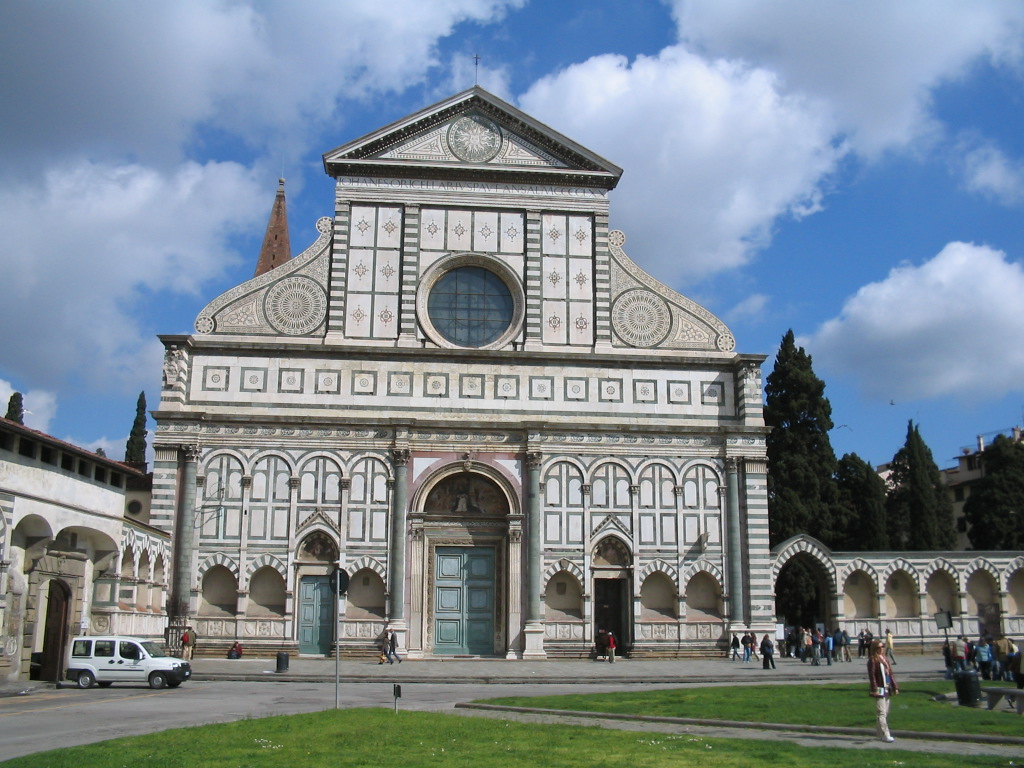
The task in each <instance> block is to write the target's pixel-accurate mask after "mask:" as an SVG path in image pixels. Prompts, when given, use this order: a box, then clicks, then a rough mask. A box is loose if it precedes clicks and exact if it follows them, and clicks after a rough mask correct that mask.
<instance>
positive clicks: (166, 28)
mask: <svg viewBox="0 0 1024 768" xmlns="http://www.w3.org/2000/svg"><path fill="white" fill-rule="evenodd" d="M523 2H524V0H450V2H445V3H424V2H421V1H420V0H391V1H390V2H387V3H382V2H378V1H377V0H351V1H349V2H344V3H339V2H336V0H303V1H301V2H289V3H259V2H232V3H223V2H217V1H216V0H179V1H178V2H173V3H137V2H134V1H133V0H109V1H108V2H103V3H14V4H10V5H9V6H8V7H6V8H5V11H6V13H5V18H4V24H3V26H2V29H0V60H2V62H3V64H4V69H5V71H7V72H9V73H12V72H16V73H18V76H17V77H7V78H3V80H2V81H0V96H2V97H3V103H4V111H5V116H6V120H5V131H4V136H5V141H4V148H0V156H4V160H5V162H7V163H8V164H11V165H18V164H21V163H24V162H25V161H26V160H31V159H33V158H39V157H45V156H47V155H53V154H55V153H56V154H62V153H63V152H64V151H66V150H67V149H68V148H81V149H86V150H87V151H88V152H89V155H90V157H93V158H96V159H104V158H110V157H116V158H122V157H124V155H125V153H128V154H129V156H134V157H142V158H146V159H147V161H148V162H154V161H155V158H158V157H159V158H162V159H163V160H164V161H165V162H177V161H178V160H180V158H181V153H182V150H183V148H185V146H186V144H187V142H189V141H190V140H191V139H194V138H195V137H196V136H197V132H198V131H199V130H200V129H201V128H203V127H204V126H209V125H215V126H216V128H217V130H218V131H222V132H226V133H227V134H228V135H233V136H238V137H242V138H243V139H245V140H246V141H247V142H249V143H250V144H251V145H252V146H253V147H256V148H259V149H265V148H267V147H271V148H273V150H274V151H276V152H281V151H285V152H287V153H288V154H289V158H288V159H289V160H291V159H294V157H295V156H296V155H297V153H299V152H301V151H303V150H304V149H305V147H304V140H305V139H308V137H309V136H311V135H313V134H314V133H315V132H316V131H317V130H319V129H320V128H322V127H323V126H324V125H327V124H329V123H334V124H337V123H339V122H341V119H342V118H343V117H344V116H345V108H344V100H345V99H351V98H368V97H369V96H370V95H371V94H374V93H377V92H381V91H396V92H398V91H403V90H405V89H407V88H409V87H411V86H413V85H416V84H418V83H421V82H423V80H424V78H425V77H426V75H427V73H428V72H429V71H430V70H431V69H432V68H435V67H437V66H439V61H438V58H437V51H436V46H437V42H438V40H439V39H441V38H442V37H445V36H447V35H449V34H451V32H452V31H453V30H454V28H455V26H456V25H457V24H459V23H461V22H465V21H476V22H480V23H488V22H493V21H495V20H497V19H500V18H501V17H502V15H503V14H504V13H505V12H506V10H507V9H508V8H515V7H518V6H520V5H522V4H523ZM282 145H287V146H286V147H284V146H282Z"/></svg>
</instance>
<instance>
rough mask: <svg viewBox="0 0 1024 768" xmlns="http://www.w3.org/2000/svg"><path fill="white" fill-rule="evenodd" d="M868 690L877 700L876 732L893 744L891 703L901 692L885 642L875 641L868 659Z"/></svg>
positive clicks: (882, 738)
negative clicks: (890, 728) (890, 726)
mask: <svg viewBox="0 0 1024 768" xmlns="http://www.w3.org/2000/svg"><path fill="white" fill-rule="evenodd" d="M868 687H869V688H868V690H869V694H870V695H871V697H872V698H873V699H874V700H875V732H876V733H877V734H878V738H880V739H881V740H882V741H884V742H886V743H888V744H891V743H892V742H894V741H896V739H894V738H893V736H892V734H891V733H889V703H890V701H891V700H892V697H893V696H896V695H898V694H899V692H900V688H899V686H898V685H897V684H896V678H894V677H893V675H892V666H891V665H890V664H889V659H888V658H886V652H885V642H884V641H883V640H875V641H874V642H873V643H872V644H871V651H870V656H869V657H868Z"/></svg>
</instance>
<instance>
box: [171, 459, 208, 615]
mask: <svg viewBox="0 0 1024 768" xmlns="http://www.w3.org/2000/svg"><path fill="white" fill-rule="evenodd" d="M182 450H183V453H184V459H185V461H184V465H183V467H182V481H181V486H180V488H181V492H180V493H179V495H178V503H177V509H176V510H175V516H176V518H177V530H176V532H175V533H176V535H175V542H174V592H173V594H172V595H171V605H170V609H171V610H170V614H171V617H170V618H171V624H172V625H177V624H181V625H184V624H187V623H188V617H189V613H190V598H191V592H192V584H193V582H194V581H195V578H194V574H193V573H192V559H193V558H192V555H193V552H194V550H195V531H196V463H197V462H198V461H199V455H200V453H201V451H200V448H199V446H198V445H186V446H182Z"/></svg>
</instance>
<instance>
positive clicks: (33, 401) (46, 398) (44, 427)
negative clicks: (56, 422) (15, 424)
mask: <svg viewBox="0 0 1024 768" xmlns="http://www.w3.org/2000/svg"><path fill="white" fill-rule="evenodd" d="M17 391H19V390H17V389H16V388H15V387H14V385H12V384H11V382H9V381H4V380H3V379H0V405H2V407H3V411H0V415H6V413H7V404H8V402H9V401H10V399H11V395H13V394H14V393H15V392H17ZM21 397H22V402H21V404H22V407H23V408H24V409H25V419H24V421H25V426H26V427H29V428H30V429H35V430H38V431H40V432H47V433H49V429H50V421H51V420H52V419H53V418H54V417H55V416H56V415H57V396H56V395H55V394H54V393H53V392H48V391H46V390H44V389H31V390H28V391H25V392H22V393H21Z"/></svg>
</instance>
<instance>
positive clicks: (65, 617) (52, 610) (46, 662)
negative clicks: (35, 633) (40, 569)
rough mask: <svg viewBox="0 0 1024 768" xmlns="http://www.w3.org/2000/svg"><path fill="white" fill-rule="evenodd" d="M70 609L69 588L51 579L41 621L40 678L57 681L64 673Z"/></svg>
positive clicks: (57, 580) (61, 582)
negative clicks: (44, 611)
mask: <svg viewBox="0 0 1024 768" xmlns="http://www.w3.org/2000/svg"><path fill="white" fill-rule="evenodd" d="M70 609H71V588H70V587H69V586H68V585H67V584H65V583H64V582H63V581H61V580H60V579H51V580H50V585H49V588H48V589H47V592H46V620H45V622H44V623H43V650H42V654H41V656H42V657H41V658H40V660H39V678H38V679H40V680H52V681H54V682H58V681H59V680H60V679H61V677H62V676H63V674H64V653H65V647H66V646H67V644H68V641H69V640H70V638H69V637H68V622H69V620H70V618H71V617H70Z"/></svg>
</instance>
